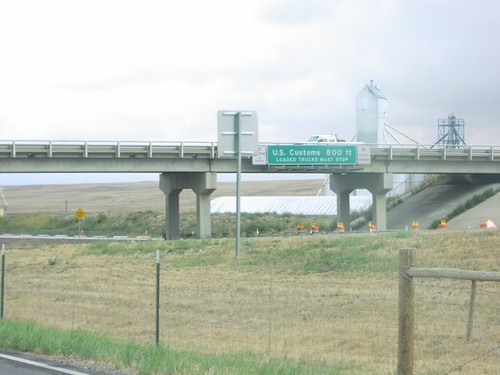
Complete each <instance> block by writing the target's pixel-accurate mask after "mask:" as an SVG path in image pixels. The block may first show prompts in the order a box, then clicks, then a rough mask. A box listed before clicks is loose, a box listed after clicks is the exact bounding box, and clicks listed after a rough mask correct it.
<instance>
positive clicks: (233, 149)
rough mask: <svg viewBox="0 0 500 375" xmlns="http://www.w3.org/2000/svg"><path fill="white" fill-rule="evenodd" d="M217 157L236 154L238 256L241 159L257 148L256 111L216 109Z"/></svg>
mask: <svg viewBox="0 0 500 375" xmlns="http://www.w3.org/2000/svg"><path fill="white" fill-rule="evenodd" d="M217 127H218V135H219V138H218V144H217V157H219V158H234V157H235V156H236V258H239V256H240V237H241V208H240V203H241V201H240V197H241V159H242V157H243V155H245V156H246V157H252V156H253V155H254V154H257V152H258V150H259V141H258V126H257V112H255V111H218V112H217Z"/></svg>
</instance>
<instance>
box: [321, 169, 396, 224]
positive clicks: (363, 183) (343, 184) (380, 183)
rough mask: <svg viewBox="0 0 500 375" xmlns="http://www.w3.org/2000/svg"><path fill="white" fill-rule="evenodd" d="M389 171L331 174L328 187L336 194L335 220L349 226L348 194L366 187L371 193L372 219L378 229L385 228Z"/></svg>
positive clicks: (390, 182) (390, 176)
mask: <svg viewBox="0 0 500 375" xmlns="http://www.w3.org/2000/svg"><path fill="white" fill-rule="evenodd" d="M392 185H393V182H392V174H391V173H350V174H345V173H344V174H332V175H331V176H330V189H331V190H332V191H333V192H335V193H336V194H337V221H338V222H342V223H344V226H345V227H346V228H350V224H351V210H350V202H349V195H350V194H351V192H352V191H353V190H355V189H367V190H368V191H370V193H371V194H372V202H373V211H372V215H373V221H374V222H375V224H376V225H377V227H378V229H379V230H386V229H387V209H386V206H387V205H386V197H385V195H386V193H387V192H389V191H390V190H391V189H392Z"/></svg>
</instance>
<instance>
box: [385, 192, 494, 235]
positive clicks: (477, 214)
mask: <svg viewBox="0 0 500 375" xmlns="http://www.w3.org/2000/svg"><path fill="white" fill-rule="evenodd" d="M498 186H499V184H493V185H491V184H490V185H476V184H457V185H438V186H431V187H428V188H426V189H425V190H423V191H421V192H419V193H418V194H415V195H414V196H412V197H410V198H408V199H407V200H405V201H404V202H403V203H401V204H400V205H398V206H396V207H393V208H392V209H391V210H389V211H388V212H387V229H389V230H405V229H411V223H412V221H413V220H418V221H419V224H420V229H428V228H429V226H430V225H431V223H432V222H433V221H434V220H439V219H441V218H443V217H444V216H446V215H447V214H449V213H450V212H452V211H453V210H454V209H455V208H457V207H458V206H459V205H460V204H463V203H465V202H467V200H469V199H471V198H472V197H473V196H474V195H478V194H481V193H482V192H484V191H485V190H487V189H490V188H497V187H498ZM499 204H500V195H498V197H497V196H494V197H492V198H490V199H488V200H487V201H485V202H483V203H481V204H479V205H478V206H476V207H474V208H472V209H471V210H469V211H466V212H464V213H463V214H461V215H459V216H457V217H456V218H454V219H453V220H450V221H449V222H448V223H447V224H448V228H450V229H479V224H480V223H481V222H482V221H483V220H484V218H490V219H491V220H493V221H494V222H496V221H495V220H498V222H497V224H500V209H499V208H500V205H499Z"/></svg>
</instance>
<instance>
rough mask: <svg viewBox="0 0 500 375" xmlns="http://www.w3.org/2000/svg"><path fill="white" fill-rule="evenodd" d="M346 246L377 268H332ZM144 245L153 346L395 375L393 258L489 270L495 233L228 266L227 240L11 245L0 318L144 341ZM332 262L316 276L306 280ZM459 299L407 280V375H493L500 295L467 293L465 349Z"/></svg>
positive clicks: (323, 242) (330, 243)
mask: <svg viewBox="0 0 500 375" xmlns="http://www.w3.org/2000/svg"><path fill="white" fill-rule="evenodd" d="M352 244H354V245H355V246H357V247H363V248H366V252H367V253H368V254H369V255H370V257H372V258H373V259H379V260H381V261H383V262H385V263H386V264H383V263H380V264H379V263H370V261H369V260H368V261H365V260H359V261H357V260H356V259H354V258H352V259H347V260H346V259H344V260H342V258H341V257H340V256H341V255H342V254H344V251H345V254H349V251H347V250H349V248H348V247H349V246H352ZM156 245H158V246H159V247H160V248H161V249H162V264H161V268H162V271H161V272H162V277H161V290H162V295H161V339H162V342H164V343H167V344H168V345H170V346H171V347H172V348H176V349H189V350H196V351H199V352H207V353H227V352H248V351H251V352H256V353H261V354H262V355H264V356H268V355H270V356H271V357H285V358H299V359H305V360H308V361H325V362H327V363H332V364H335V363H337V364H338V363H342V364H347V365H352V366H353V367H352V371H351V372H349V373H353V374H358V373H359V374H390V373H394V370H395V368H396V353H397V348H396V345H397V293H398V291H397V287H398V272H397V266H396V265H397V255H398V251H399V249H400V248H404V247H415V248H417V249H418V255H417V259H418V265H420V266H426V267H427V266H439V267H454V268H463V269H476V270H488V271H492V270H493V271H500V256H499V255H500V251H499V250H498V249H499V248H500V233H499V232H496V231H492V232H490V231H482V232H481V231H469V232H451V231H450V232H447V233H443V232H427V233H418V234H401V235H399V234H393V235H388V234H385V235H384V234H378V235H366V236H363V237H361V236H328V237H327V236H319V237H305V238H297V237H294V238H269V239H245V240H244V241H243V243H242V257H241V258H240V259H238V260H236V259H234V249H233V246H234V242H233V241H231V240H210V241H206V240H205V241H201V240H192V241H191V240H190V241H179V242H176V243H169V244H168V245H167V244H165V243H163V244H151V248H150V249H149V250H148V251H144V249H143V246H144V245H140V244H135V245H128V246H126V247H124V249H123V251H122V252H118V253H115V254H108V255H99V254H95V252H94V251H93V250H92V248H91V245H76V246H75V245H61V246H46V245H44V246H27V245H24V246H10V247H9V248H8V253H7V277H6V280H7V285H6V296H7V301H6V316H7V317H15V318H17V319H21V320H28V321H34V322H37V323H39V324H42V325H49V326H54V327H60V328H81V329H85V330H90V331H95V332H98V333H101V334H105V335H107V336H110V337H115V338H119V339H124V340H134V341H137V342H141V343H152V342H154V336H155V332H154V327H155V324H154V319H155V308H154V301H155V288H154V285H155V256H154V246H156ZM113 246H121V245H113ZM131 249H132V250H131ZM134 249H136V250H134ZM352 253H353V255H352V256H353V257H354V256H356V255H355V254H356V252H355V251H354V248H353V249H352ZM342 256H347V257H348V256H349V255H342ZM348 260H349V261H351V263H349V262H348ZM341 261H343V262H344V263H338V264H343V266H342V267H338V268H335V267H333V268H331V269H330V270H329V271H328V272H308V271H307V270H308V269H310V268H309V267H310V264H317V265H318V267H317V269H321V266H320V265H321V264H323V263H324V264H330V263H333V264H334V265H335V262H341ZM306 264H307V265H308V266H307V267H306ZM469 293H470V284H469V283H468V282H461V281H449V280H448V281H447V280H444V281H439V280H419V281H418V285H417V308H418V315H417V316H418V320H417V335H418V337H417V343H416V347H417V352H416V354H417V363H416V373H417V374H418V373H420V374H423V373H425V374H429V373H431V374H434V373H435V374H443V373H447V372H448V371H450V370H452V369H453V368H455V367H457V366H461V365H463V364H465V363H467V362H468V361H471V360H472V362H471V363H469V364H467V365H465V366H463V368H462V369H461V374H478V373H481V374H497V373H498V368H499V366H498V365H499V351H498V350H496V351H495V352H493V353H490V354H488V355H484V357H481V355H483V354H484V353H486V352H488V351H489V350H491V349H492V348H494V347H497V348H498V345H499V344H500V342H499V337H500V314H499V311H500V298H499V296H500V286H499V285H498V283H480V284H479V290H478V295H477V300H476V315H475V323H476V327H475V331H474V333H473V338H472V340H471V341H470V342H466V341H465V340H464V335H465V329H466V327H465V320H466V317H467V304H468V298H469ZM474 358H478V359H476V360H473V359H474Z"/></svg>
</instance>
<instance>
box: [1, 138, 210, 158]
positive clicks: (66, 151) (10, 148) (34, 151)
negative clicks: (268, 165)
mask: <svg viewBox="0 0 500 375" xmlns="http://www.w3.org/2000/svg"><path fill="white" fill-rule="evenodd" d="M216 150H217V147H216V143H215V142H166V141H152V142H147V141H144V142H141V141H126V142H122V141H0V158H136V157H137V158H169V157H170V158H184V157H189V158H193V157H194V158H197V157H201V158H211V159H213V158H215V156H216Z"/></svg>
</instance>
